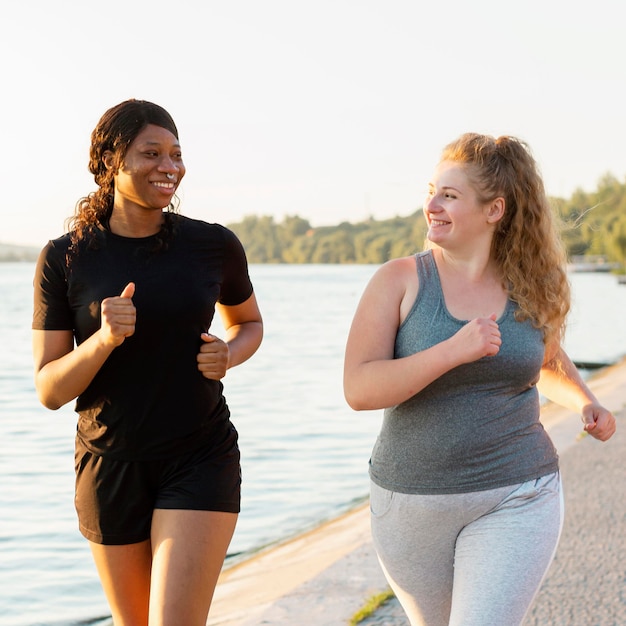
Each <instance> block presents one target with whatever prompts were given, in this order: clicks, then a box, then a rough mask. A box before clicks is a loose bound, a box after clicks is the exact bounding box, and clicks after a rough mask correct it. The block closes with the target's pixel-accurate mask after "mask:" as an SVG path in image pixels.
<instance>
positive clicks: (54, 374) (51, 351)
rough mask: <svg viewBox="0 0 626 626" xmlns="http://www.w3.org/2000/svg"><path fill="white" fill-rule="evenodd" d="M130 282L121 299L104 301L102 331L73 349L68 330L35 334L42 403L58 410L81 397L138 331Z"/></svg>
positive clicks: (34, 332) (34, 344) (41, 331)
mask: <svg viewBox="0 0 626 626" xmlns="http://www.w3.org/2000/svg"><path fill="white" fill-rule="evenodd" d="M134 292H135V286H134V284H133V283H130V284H129V285H127V286H126V287H125V288H124V291H123V292H122V294H121V295H120V296H117V297H114V298H106V299H105V300H103V301H102V307H101V326H100V329H99V330H98V331H97V332H96V333H94V334H93V335H92V336H91V337H89V338H88V339H87V340H86V341H84V342H83V343H82V344H81V345H80V346H78V347H76V348H74V337H73V334H72V332H71V331H69V330H35V331H33V360H34V366H35V388H36V390H37V395H38V397H39V400H40V402H41V403H42V404H43V405H44V406H45V407H46V408H48V409H58V408H60V407H62V406H63V405H64V404H66V403H68V402H70V401H71V400H73V399H74V398H76V397H77V396H78V395H79V394H81V393H82V392H83V391H84V390H85V389H86V388H87V387H88V385H89V383H91V381H92V380H93V378H94V376H95V375H96V374H97V373H98V371H99V370H100V368H101V367H102V365H103V364H104V362H105V361H106V360H107V358H108V356H109V355H110V354H111V352H113V350H114V349H115V348H116V347H117V346H119V345H120V344H121V343H122V342H123V341H124V339H126V337H129V336H130V335H132V334H133V333H134V332H135V307H134V305H133V301H132V299H131V298H132V296H133V294H134Z"/></svg>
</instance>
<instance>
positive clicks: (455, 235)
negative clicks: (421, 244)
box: [424, 161, 503, 249]
mask: <svg viewBox="0 0 626 626" xmlns="http://www.w3.org/2000/svg"><path fill="white" fill-rule="evenodd" d="M494 202H495V205H494V203H487V204H484V203H482V202H480V201H479V197H478V193H477V192H476V190H475V188H474V186H473V185H472V183H471V181H470V178H469V177H468V175H467V172H466V170H465V169H464V168H463V166H461V165H459V164H458V163H455V162H453V161H442V162H441V163H440V164H439V165H438V166H437V168H436V169H435V173H434V175H433V178H432V181H431V182H430V183H429V185H428V195H427V197H426V201H425V202H424V216H425V217H426V223H427V225H428V233H427V237H428V240H429V241H431V242H432V243H434V244H436V245H438V246H440V247H442V248H449V249H458V248H461V247H468V246H474V245H476V243H477V242H478V241H483V240H484V241H486V242H490V241H491V237H492V236H493V230H494V226H495V223H496V222H497V221H498V220H499V219H500V217H501V212H500V209H502V210H503V203H502V207H499V204H500V203H501V202H502V199H501V198H498V199H496V201H494Z"/></svg>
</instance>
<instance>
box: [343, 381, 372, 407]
mask: <svg viewBox="0 0 626 626" xmlns="http://www.w3.org/2000/svg"><path fill="white" fill-rule="evenodd" d="M343 395H344V398H345V399H346V402H347V403H348V406H349V407H350V408H351V409H352V410H353V411H367V410H368V409H369V408H370V407H369V406H368V404H367V402H366V399H365V398H364V397H363V394H361V393H358V392H357V390H355V389H353V388H351V387H350V385H346V384H344V387H343Z"/></svg>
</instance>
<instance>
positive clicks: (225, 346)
mask: <svg viewBox="0 0 626 626" xmlns="http://www.w3.org/2000/svg"><path fill="white" fill-rule="evenodd" d="M216 309H217V311H218V313H219V314H220V317H221V318H222V324H223V326H224V330H225V332H226V336H225V338H224V340H221V339H219V338H218V337H216V336H215V335H211V334H209V333H203V334H202V335H201V338H202V340H203V341H204V343H203V344H202V345H201V346H200V352H199V353H198V357H197V358H198V369H199V370H200V371H201V372H202V375H203V376H205V377H206V378H209V379H211V380H220V379H222V378H224V376H225V375H226V371H227V370H229V369H230V368H231V367H235V366H237V365H240V364H241V363H243V362H244V361H247V360H248V359H249V358H250V357H251V356H252V355H253V354H254V353H255V352H256V351H257V349H258V347H259V346H260V345H261V340H262V339H263V320H262V317H261V312H260V311H259V307H258V305H257V301H256V297H255V295H254V294H252V295H251V296H250V297H249V298H248V299H247V300H246V301H245V302H243V303H241V304H238V305H236V306H224V305H223V304H217V305H216Z"/></svg>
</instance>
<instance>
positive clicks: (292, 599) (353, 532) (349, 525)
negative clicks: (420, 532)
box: [207, 359, 626, 626]
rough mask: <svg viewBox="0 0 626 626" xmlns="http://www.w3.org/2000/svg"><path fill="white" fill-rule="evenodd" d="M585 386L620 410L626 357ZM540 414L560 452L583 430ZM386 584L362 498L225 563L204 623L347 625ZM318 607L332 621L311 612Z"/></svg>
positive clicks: (566, 414) (625, 402) (555, 413)
mask: <svg viewBox="0 0 626 626" xmlns="http://www.w3.org/2000/svg"><path fill="white" fill-rule="evenodd" d="M589 385H590V387H591V388H592V390H593V391H594V393H595V394H596V396H597V397H598V398H599V399H600V400H601V402H602V403H603V404H604V405H605V406H607V407H608V408H609V409H611V410H612V411H613V412H615V413H617V412H618V411H620V410H622V409H623V408H624V407H625V406H626V359H624V360H622V361H621V362H620V363H618V364H616V365H614V366H611V367H608V368H606V369H603V370H601V371H600V372H598V373H597V374H596V375H595V376H594V377H592V379H591V380H590V381H589ZM541 419H542V422H543V423H544V425H545V427H546V429H547V430H548V431H549V433H550V436H551V437H552V439H553V441H554V443H555V446H556V447H557V449H558V451H559V454H560V455H562V454H563V453H564V452H565V451H566V450H567V449H568V448H569V447H571V446H572V445H574V444H575V443H576V441H577V440H579V439H580V437H581V436H582V435H581V433H582V427H581V422H580V417H579V416H578V415H576V414H574V413H572V412H571V411H568V410H567V409H563V408H561V407H558V406H557V405H553V404H550V405H547V406H546V407H544V409H543V411H542V418H541ZM385 586H386V585H385V581H384V578H383V577H382V574H381V573H380V571H378V568H377V564H376V562H375V557H374V555H373V549H372V547H371V539H370V530H369V510H368V505H367V503H365V504H363V505H361V506H359V507H357V508H356V509H354V510H352V511H350V512H348V513H346V514H344V515H342V516H340V517H339V518H337V519H335V520H332V521H330V522H327V523H325V524H322V525H321V526H320V527H318V528H316V529H314V530H312V531H310V532H307V533H304V534H302V535H300V536H298V537H296V538H294V539H292V540H290V541H286V542H285V543H282V544H280V545H276V546H274V547H271V548H269V549H267V550H264V551H262V552H259V553H258V554H256V555H254V556H253V557H251V558H250V559H248V560H245V561H243V562H241V563H239V564H237V565H234V566H232V567H229V568H228V569H225V570H224V571H223V573H222V575H221V576H220V580H219V583H218V586H217V589H216V591H215V596H214V600H213V606H212V608H211V615H210V617H209V621H208V622H207V624H208V626H256V625H259V624H275V625H277V624H290V625H292V626H293V625H299V626H302V625H304V624H317V625H318V626H321V625H322V624H323V623H329V624H345V623H346V621H347V620H348V619H349V617H350V616H351V615H352V614H353V613H354V611H355V610H357V609H358V608H359V607H360V606H361V605H362V603H363V602H364V601H365V600H366V598H367V597H369V595H371V594H372V593H375V592H376V591H380V590H381V589H383V588H384V587H385ZM320 605H321V607H322V608H321V609H320ZM294 611H297V615H294ZM320 611H323V615H324V617H326V616H330V617H329V619H330V621H327V620H326V619H321V618H318V617H314V615H317V613H318V612H320ZM329 611H330V613H329ZM321 614H322V613H320V615H321Z"/></svg>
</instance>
